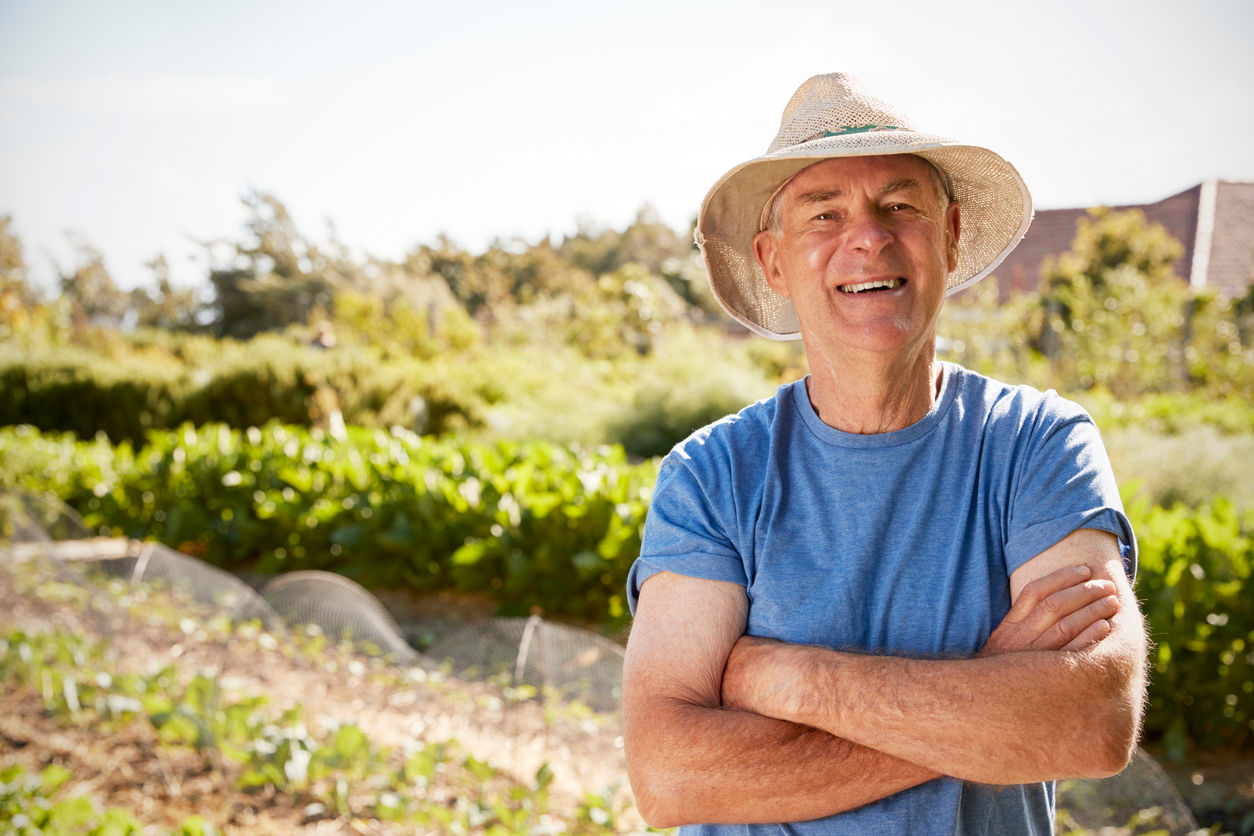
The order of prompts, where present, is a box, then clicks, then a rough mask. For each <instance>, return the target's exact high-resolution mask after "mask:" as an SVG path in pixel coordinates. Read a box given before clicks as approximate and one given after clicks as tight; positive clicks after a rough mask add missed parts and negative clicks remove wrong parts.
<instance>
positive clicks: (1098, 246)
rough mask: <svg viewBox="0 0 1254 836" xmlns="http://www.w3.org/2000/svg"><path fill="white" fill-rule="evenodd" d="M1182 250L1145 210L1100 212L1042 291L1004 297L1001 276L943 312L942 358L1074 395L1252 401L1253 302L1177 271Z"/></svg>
mask: <svg viewBox="0 0 1254 836" xmlns="http://www.w3.org/2000/svg"><path fill="white" fill-rule="evenodd" d="M1181 251H1182V250H1181V246H1180V244H1179V242H1177V241H1175V240H1174V239H1173V238H1171V236H1170V235H1169V234H1168V232H1167V231H1166V229H1164V228H1163V227H1162V226H1161V225H1159V224H1150V223H1147V221H1146V220H1145V216H1144V214H1143V213H1142V212H1141V211H1140V210H1137V209H1130V210H1126V211H1121V212H1115V211H1110V210H1107V209H1095V210H1092V211H1091V212H1090V213H1089V215H1088V217H1086V218H1081V219H1080V221H1079V222H1078V224H1077V229H1076V237H1075V240H1074V241H1073V242H1072V248H1071V250H1070V251H1068V252H1066V253H1063V254H1062V255H1060V256H1059V257H1058V258H1056V259H1050V260H1048V261H1047V262H1046V264H1045V265H1044V266H1043V267H1042V276H1041V279H1042V283H1041V291H1040V292H1039V293H1026V294H1020V295H1017V296H1014V297H1012V298H1010V299H1007V300H1001V299H999V294H998V287H997V283H996V281H995V279H994V280H990V281H985V282H982V283H980V284H977V285H975V286H974V287H973V288H971V289H970V290H968V291H965V292H963V293H961V294H959V295H957V296H955V297H954V298H953V299H952V300H951V301H950V302H949V303H948V304H947V305H946V308H945V310H944V311H943V313H942V316H941V326H940V334H941V337H942V340H941V344H940V348H941V353H942V356H948V357H950V358H952V359H954V360H956V361H957V362H960V363H963V364H964V365H967V366H969V367H971V368H975V369H977V370H979V371H982V372H985V373H987V374H991V375H993V376H995V377H1001V378H1004V379H1009V380H1016V381H1023V382H1028V383H1032V384H1034V385H1036V386H1038V387H1041V388H1055V389H1058V390H1059V391H1062V392H1065V393H1067V394H1070V395H1073V396H1075V395H1082V394H1083V393H1087V392H1099V393H1107V394H1109V396H1111V397H1113V398H1115V399H1117V400H1119V401H1123V402H1129V401H1135V400H1138V399H1141V398H1145V397H1147V396H1150V397H1152V396H1157V395H1159V394H1162V393H1171V392H1178V393H1194V394H1199V393H1205V394H1206V395H1207V396H1209V397H1219V398H1227V397H1239V398H1243V399H1246V400H1250V399H1252V398H1254V328H1251V327H1250V321H1249V316H1250V313H1249V310H1247V309H1254V301H1246V300H1234V299H1226V298H1223V297H1221V296H1218V295H1216V294H1215V293H1213V292H1212V291H1209V290H1201V291H1198V290H1195V289H1192V288H1190V287H1189V286H1188V284H1187V283H1186V282H1185V281H1184V280H1183V279H1181V278H1180V277H1178V276H1176V275H1175V273H1174V272H1173V268H1172V265H1173V263H1174V262H1175V260H1176V259H1177V258H1178V257H1179V255H1180V253H1181ZM1247 299H1251V300H1254V296H1250V297H1247Z"/></svg>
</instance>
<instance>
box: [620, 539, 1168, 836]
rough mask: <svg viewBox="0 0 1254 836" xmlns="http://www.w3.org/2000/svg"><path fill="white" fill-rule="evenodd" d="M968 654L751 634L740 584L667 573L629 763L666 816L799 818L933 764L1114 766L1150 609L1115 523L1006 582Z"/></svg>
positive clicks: (1069, 542)
mask: <svg viewBox="0 0 1254 836" xmlns="http://www.w3.org/2000/svg"><path fill="white" fill-rule="evenodd" d="M1011 595H1012V599H1013V600H1014V604H1013V606H1012V608H1011V610H1010V613H1009V614H1008V615H1007V616H1006V619H1005V620H1004V621H1003V622H1002V624H1001V625H999V626H998V628H997V629H996V630H995V631H994V632H993V635H992V636H991V637H990V638H989V641H988V643H987V644H986V645H985V647H984V649H983V650H982V651H981V652H980V654H978V655H977V656H976V657H975V658H972V659H961V660H943V661H937V660H916V659H901V658H894V657H884V656H860V655H856V654H848V653H839V652H836V651H832V650H828V649H826V648H815V647H803V646H797V645H788V644H783V643H781V642H775V641H771V640H767V639H757V638H753V637H747V636H743V635H742V634H743V632H744V628H745V624H746V620H747V614H748V603H747V599H746V597H745V592H744V589H743V588H741V587H739V586H736V585H734V584H726V583H721V582H717V581H704V580H698V579H693V578H685V577H681V576H677V575H672V574H666V573H663V574H661V575H656V576H654V577H653V578H650V579H649V580H648V581H647V582H646V583H645V585H644V587H643V588H642V590H641V595H640V600H639V603H638V606H637V611H636V621H635V625H634V627H633V630H632V635H631V640H630V641H629V643H628V647H627V660H626V665H625V667H624V699H623V708H624V723H625V738H626V746H627V758H628V770H629V774H630V777H631V782H632V788H633V790H634V791H635V794H636V801H637V806H638V808H639V810H640V812H641V814H642V815H643V816H644V817H645V819H646V820H647V821H649V822H650V823H652V824H654V825H657V826H672V825H675V824H682V823H690V822H718V821H722V822H744V823H749V822H773V821H800V820H805V819H812V818H818V817H821V816H826V815H832V814H834V813H839V812H843V811H845V810H849V809H853V808H855V807H859V806H862V805H863V804H867V803H869V802H871V801H875V800H877V799H879V798H883V797H885V796H888V795H891V794H894V793H897V792H900V791H902V790H904V789H907V788H909V787H911V786H915V785H917V784H920V783H923V782H925V781H928V780H931V779H932V778H936V777H939V776H940V775H953V776H955V777H959V778H964V779H967V780H974V781H983V782H987V783H1021V782H1026V781H1035V780H1048V779H1052V778H1059V777H1067V776H1092V775H1106V774H1112V773H1114V772H1117V771H1119V770H1120V769H1121V768H1122V767H1123V766H1124V765H1125V764H1126V762H1127V759H1128V757H1129V755H1130V754H1131V751H1132V747H1133V746H1134V745H1135V740H1136V734H1137V731H1138V727H1139V721H1140V712H1141V702H1142V694H1143V691H1144V657H1145V640H1144V632H1143V627H1142V624H1141V619H1140V614H1139V612H1138V611H1137V607H1136V601H1135V599H1134V597H1133V595H1132V591H1131V587H1130V585H1129V583H1128V581H1127V578H1126V577H1125V575H1124V573H1123V570H1122V562H1121V560H1120V557H1119V552H1118V546H1117V543H1116V541H1115V539H1114V537H1112V536H1111V535H1109V534H1105V533H1102V532H1095V531H1083V530H1082V531H1078V532H1075V533H1074V534H1072V535H1071V536H1069V537H1068V538H1066V539H1064V540H1063V541H1062V542H1060V543H1058V544H1057V545H1055V546H1054V547H1052V548H1050V549H1048V550H1046V551H1045V552H1043V553H1042V554H1041V555H1039V556H1038V557H1036V558H1035V559H1033V560H1032V561H1030V562H1029V563H1027V564H1026V565H1024V566H1023V567H1021V568H1020V569H1019V570H1018V571H1017V572H1015V574H1014V575H1013V576H1012V577H1011Z"/></svg>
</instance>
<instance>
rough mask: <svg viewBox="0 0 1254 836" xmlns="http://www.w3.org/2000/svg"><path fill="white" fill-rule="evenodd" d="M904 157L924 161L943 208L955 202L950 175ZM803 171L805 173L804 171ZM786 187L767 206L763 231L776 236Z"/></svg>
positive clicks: (917, 157) (928, 164)
mask: <svg viewBox="0 0 1254 836" xmlns="http://www.w3.org/2000/svg"><path fill="white" fill-rule="evenodd" d="M903 156H907V157H913V158H914V159H916V160H922V161H923V163H924V164H925V165H926V166H927V171H928V174H929V175H931V177H932V185H933V186H935V187H936V198H937V199H938V200H939V201H940V202H941V208H942V209H944V208H947V207H948V206H949V204H950V203H952V202H953V200H954V186H953V182H952V181H951V180H950V179H949V175H948V174H946V173H945V172H943V171H941V170H940V168H938V167H937V166H936V164H935V163H933V162H932V161H931V160H929V159H927V158H926V157H920V156H919V155H918V154H905V155H903ZM833 159H835V158H833ZM815 165H818V163H815ZM802 170H803V171H804V169H802ZM799 173H800V172H798V174H799ZM796 176H797V175H796V174H794V175H793V177H796ZM790 179H791V178H790ZM786 185H788V183H787V181H785V182H784V186H786ZM784 186H780V187H779V188H778V189H777V190H776V191H775V194H773V195H771V202H770V203H768V204H767V207H766V212H765V213H764V215H765V217H766V225H765V226H764V227H763V229H765V230H767V231H768V232H770V233H771V235H775V236H778V235H779V228H780V224H781V223H783V217H782V216H783V213H784V202H783V201H782V200H780V199H779V196H780V195H781V194H783V192H784Z"/></svg>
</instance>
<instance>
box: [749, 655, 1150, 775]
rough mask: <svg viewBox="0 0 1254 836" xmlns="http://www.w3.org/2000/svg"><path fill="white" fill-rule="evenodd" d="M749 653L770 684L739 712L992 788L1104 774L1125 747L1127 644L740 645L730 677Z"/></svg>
mask: <svg viewBox="0 0 1254 836" xmlns="http://www.w3.org/2000/svg"><path fill="white" fill-rule="evenodd" d="M755 652H756V653H762V654H768V655H769V656H770V657H771V658H770V659H769V661H768V660H767V659H766V658H765V657H763V659H762V660H760V662H761V664H762V665H765V666H766V667H757V668H756V673H754V674H753V677H754V679H755V680H756V681H758V682H762V683H770V684H769V685H768V686H765V687H760V688H758V689H757V692H756V693H755V694H753V695H752V696H751V697H750V698H749V699H748V700H747V701H745V702H743V703H742V705H743V707H745V708H748V709H750V710H753V711H758V712H761V713H764V714H766V715H768V716H773V717H776V718H780V719H786V720H789V721H792V722H798V723H802V724H805V725H810V726H813V727H815V728H819V729H822V730H824V731H827V732H829V733H831V734H833V735H835V736H838V737H840V738H843V739H846V740H849V741H852V742H855V743H859V744H862V745H863V746H867V747H870V748H872V749H875V750H878V751H881V752H884V753H886V754H890V755H893V756H895V757H899V758H902V759H905V760H908V761H911V762H914V763H918V764H920V765H922V766H924V767H925V768H929V769H932V770H935V771H937V772H940V773H943V774H946V775H953V776H956V777H959V778H964V779H967V780H972V781H980V782H984V783H996V784H1010V783H1024V782H1028V781H1039V780H1049V779H1054V778H1062V777H1085V776H1098V775H1107V774H1111V773H1112V772H1117V771H1118V770H1119V769H1121V768H1122V766H1123V764H1125V763H1126V762H1127V758H1128V756H1129V755H1130V754H1131V748H1132V746H1133V745H1135V738H1136V732H1137V731H1138V724H1139V715H1140V693H1141V689H1142V683H1143V678H1142V674H1141V672H1140V667H1139V659H1138V655H1139V656H1140V657H1141V658H1143V650H1142V649H1139V648H1138V647H1137V646H1136V643H1135V642H1123V643H1120V642H1102V643H1100V644H1098V645H1095V646H1094V647H1093V648H1091V649H1089V650H1084V651H1057V652H1055V651H1028V652H1021V653H1008V654H1004V655H1001V656H995V657H984V658H976V659H965V660H946V661H935V660H916V659H901V658H893V657H883V656H861V655H856V654H849V653H839V652H836V651H831V650H827V649H825V648H811V647H796V646H788V645H781V644H779V643H774V642H766V641H764V640H754V639H745V640H742V644H741V645H738V646H737V649H736V651H735V652H734V653H733V657H734V658H736V660H737V664H738V665H742V666H744V665H747V666H748V667H742V668H740V669H741V670H742V671H746V672H747V671H748V670H749V669H750V668H752V667H754V666H755V665H757V664H758V662H755V661H751V660H749V659H746V657H745V656H738V654H742V653H747V654H750V655H752V654H754V653H755ZM766 671H769V672H766ZM724 688H725V692H726V689H727V682H726V680H725V682H724Z"/></svg>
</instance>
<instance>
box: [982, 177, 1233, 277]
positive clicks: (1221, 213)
mask: <svg viewBox="0 0 1254 836" xmlns="http://www.w3.org/2000/svg"><path fill="white" fill-rule="evenodd" d="M1111 208H1113V209H1115V210H1124V209H1140V210H1141V211H1143V212H1144V213H1145V217H1146V220H1148V221H1149V222H1150V223H1159V224H1162V225H1163V226H1164V227H1166V228H1167V231H1168V232H1170V233H1171V235H1172V237H1174V238H1175V239H1176V240H1177V241H1179V242H1180V243H1181V244H1182V245H1183V246H1184V253H1183V255H1181V256H1180V259H1179V260H1178V261H1177V262H1176V264H1175V270H1176V273H1177V275H1179V276H1180V277H1181V278H1184V279H1186V280H1187V281H1188V282H1189V283H1190V284H1191V285H1193V286H1194V287H1198V288H1202V287H1213V288H1215V289H1217V290H1218V291H1219V292H1220V293H1222V294H1224V295H1225V296H1243V295H1244V294H1245V293H1246V292H1247V289H1248V288H1249V287H1250V285H1251V284H1254V183H1238V182H1230V181H1225V180H1207V181H1205V182H1203V183H1200V184H1198V185H1196V186H1194V187H1193V188H1191V189H1185V190H1184V191H1182V192H1180V193H1179V194H1174V195H1171V196H1170V197H1167V198H1164V199H1162V200H1160V201H1158V202H1157V203H1147V204H1140V205H1131V206H1114V207H1111ZM1087 213H1088V210H1087V209H1044V210H1041V211H1039V212H1037V213H1036V217H1035V219H1034V220H1033V221H1032V226H1031V227H1030V228H1029V229H1028V234H1027V235H1026V236H1025V237H1024V239H1023V241H1021V242H1020V243H1019V246H1018V247H1016V248H1015V249H1014V250H1013V251H1012V252H1011V253H1010V255H1008V256H1007V257H1006V260H1005V261H1003V262H1002V263H1001V264H999V265H998V266H997V269H996V270H994V271H993V273H994V275H996V276H998V278H999V280H1000V292H1001V295H1002V296H1003V297H1005V296H1009V295H1011V294H1014V293H1021V292H1025V291H1033V290H1036V289H1037V286H1038V285H1039V283H1040V280H1041V265H1042V263H1043V262H1044V261H1045V259H1046V258H1048V257H1051V256H1059V255H1061V254H1062V253H1065V252H1067V251H1068V250H1069V249H1071V242H1072V240H1073V239H1074V238H1075V233H1076V224H1077V222H1078V221H1079V220H1080V219H1081V218H1083V217H1085V216H1086V215H1087Z"/></svg>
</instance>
